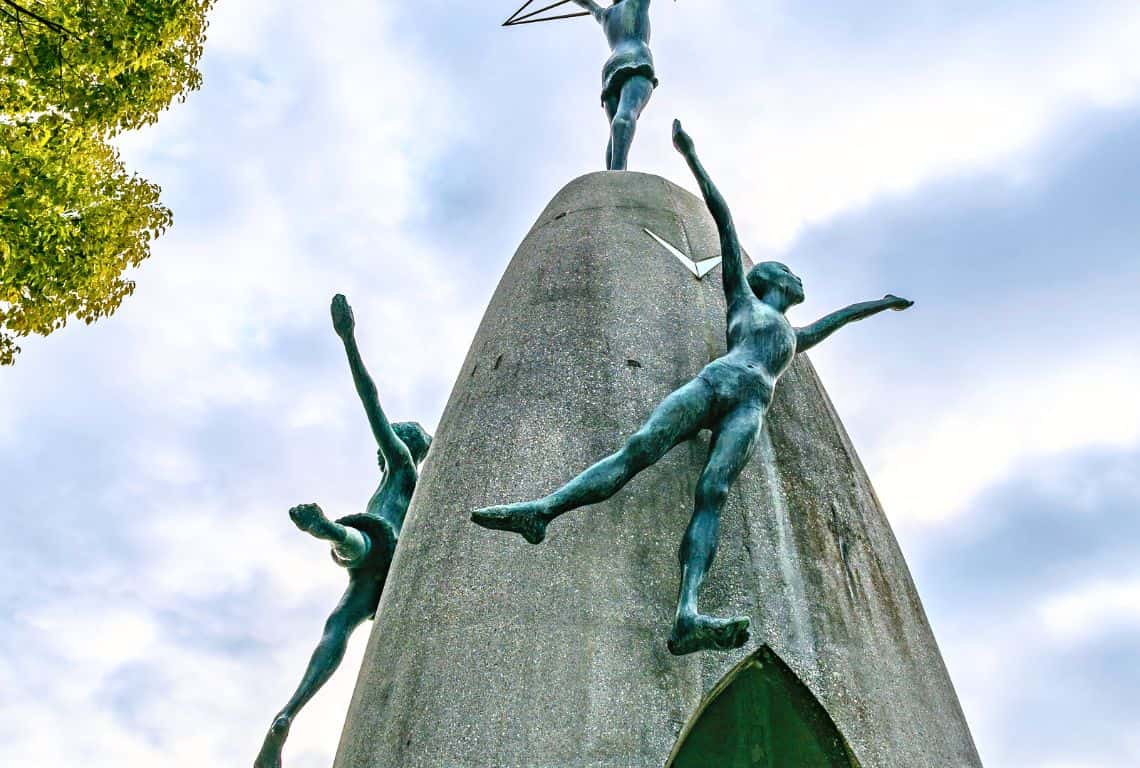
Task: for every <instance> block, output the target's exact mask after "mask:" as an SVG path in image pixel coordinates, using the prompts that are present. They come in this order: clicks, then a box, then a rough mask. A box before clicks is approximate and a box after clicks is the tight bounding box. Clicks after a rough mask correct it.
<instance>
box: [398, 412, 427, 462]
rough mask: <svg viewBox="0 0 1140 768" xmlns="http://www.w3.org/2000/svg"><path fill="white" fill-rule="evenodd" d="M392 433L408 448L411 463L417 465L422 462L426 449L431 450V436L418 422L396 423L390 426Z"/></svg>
mask: <svg viewBox="0 0 1140 768" xmlns="http://www.w3.org/2000/svg"><path fill="white" fill-rule="evenodd" d="M392 431H393V432H395V433H396V437H398V438H400V440H402V441H403V442H404V445H406V446H408V451H410V452H411V454H412V461H414V462H415V463H416V464H419V463H420V462H421V461H423V460H424V457H425V456H427V452H428V448H431V435H429V434H428V433H427V432H426V431H425V430H424V428H423V427H421V426H420V423H419V422H418V421H397V422H395V423H394V424H392Z"/></svg>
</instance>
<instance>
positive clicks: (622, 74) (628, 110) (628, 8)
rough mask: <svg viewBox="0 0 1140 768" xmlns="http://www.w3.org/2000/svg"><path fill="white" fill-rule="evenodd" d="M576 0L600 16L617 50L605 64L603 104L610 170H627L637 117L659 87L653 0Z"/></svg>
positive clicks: (607, 167) (594, 14) (610, 41)
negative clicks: (652, 40) (601, 0)
mask: <svg viewBox="0 0 1140 768" xmlns="http://www.w3.org/2000/svg"><path fill="white" fill-rule="evenodd" d="M572 1H573V2H574V3H575V4H576V5H580V6H582V7H583V8H585V9H586V10H587V11H589V12H590V14H591V15H593V17H594V18H595V19H597V20H598V23H600V24H601V25H602V28H603V29H604V30H605V32H606V39H607V40H608V41H609V43H610V50H611V51H613V53H612V54H611V55H610V58H609V59H608V60H607V61H606V64H605V66H604V67H603V68H602V107H603V108H605V110H606V117H607V118H608V119H609V121H610V143H609V146H608V147H607V148H606V170H609V171H624V170H625V169H626V164H627V162H628V160H629V148H630V145H632V144H633V134H634V132H635V131H636V130H637V118H638V117H640V116H641V110H643V109H645V105H646V104H648V103H649V97H650V96H652V95H653V89H654V88H656V87H657V77H656V76H655V75H654V72H653V54H652V53H650V51H649V2H650V0H614V2H613V5H611V6H610V7H609V8H603V7H601V6H600V5H598V4H597V3H595V2H594V0H572Z"/></svg>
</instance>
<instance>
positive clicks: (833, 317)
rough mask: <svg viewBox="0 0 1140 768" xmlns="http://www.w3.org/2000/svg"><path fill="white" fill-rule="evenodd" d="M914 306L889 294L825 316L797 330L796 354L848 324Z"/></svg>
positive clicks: (911, 302) (908, 301)
mask: <svg viewBox="0 0 1140 768" xmlns="http://www.w3.org/2000/svg"><path fill="white" fill-rule="evenodd" d="M912 304H914V302H913V301H910V300H908V299H900V298H899V297H898V296H892V295H891V294H889V293H888V294H887V295H886V296H884V297H883V298H881V299H878V300H876V301H863V302H860V303H858V304H852V305H851V306H849V307H844V308H843V309H840V310H836V311H835V312H832V313H831V314H830V315H824V316H823V317H821V318H820V319H819V320H816V321H815V322H814V323H812V324H811V325H809V326H807V327H806V328H797V329H796V352H797V353H799V352H806V351H807V350H809V349H811V348H812V347H814V346H815V345H816V344H818V343H820V342H821V341H823V340H824V339H826V338H827V337H828V336H830V335H831V334H833V333H835V332H836V331H838V330H839V329H840V328H842V327H843V326H845V325H847V324H848V323H853V322H855V321H856V320H862V319H863V318H865V317H870V316H871V315H877V314H879V313H880V312H882V311H883V310H886V309H893V310H895V311H901V310H904V309H906V308H907V307H910V306H911V305H912Z"/></svg>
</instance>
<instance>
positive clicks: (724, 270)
mask: <svg viewBox="0 0 1140 768" xmlns="http://www.w3.org/2000/svg"><path fill="white" fill-rule="evenodd" d="M673 146H674V147H676V148H677V151H678V152H680V153H681V155H682V156H684V158H685V162H687V163H688V164H689V170H691V171H692V172H693V175H694V176H696V177H697V184H699V185H700V187H701V194H702V195H704V197H705V204H706V205H707V206H708V208H709V213H711V214H712V217H713V221H715V222H716V228H717V232H719V233H720V255H721V259H722V261H721V266H720V268H721V275H722V276H723V278H724V295H725V297H726V298H727V299H728V303H729V305H730V306H731V304H732V302H733V301H735V300H736V299H738V298H739V297H740V296H745V295H747V294H748V282H747V281H746V280H745V277H744V253H743V251H742V250H741V248H740V241H739V240H738V239H737V238H736V225H735V224H733V222H732V213H731V212H730V211H729V210H728V203H726V202H725V201H724V198H723V197H722V196H721V194H720V190H718V189H717V188H716V185H715V184H713V182H712V179H710V178H709V174H708V171H706V170H705V167H704V166H703V165H701V161H700V160H699V159H697V151H696V149H695V148H694V147H693V140H692V138H690V136H689V134H687V133H685V131H684V129H683V128H681V121H680V120H674V121H673Z"/></svg>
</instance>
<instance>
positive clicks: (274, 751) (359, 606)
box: [253, 578, 382, 768]
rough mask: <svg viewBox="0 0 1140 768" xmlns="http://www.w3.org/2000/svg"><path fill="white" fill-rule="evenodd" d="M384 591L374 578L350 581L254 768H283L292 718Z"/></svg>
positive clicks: (337, 660) (329, 671) (334, 665)
mask: <svg viewBox="0 0 1140 768" xmlns="http://www.w3.org/2000/svg"><path fill="white" fill-rule="evenodd" d="M381 589H382V586H381V584H380V583H379V582H378V581H376V580H375V579H371V578H369V579H364V578H361V579H353V580H352V581H350V582H349V585H348V589H347V590H346V591H345V593H344V596H343V597H341V599H340V603H338V604H337V607H336V608H335V609H334V610H333V612H332V614H330V615H329V618H328V620H327V621H326V622H325V630H324V634H323V635H321V641H320V643H318V644H317V649H316V650H315V651H313V656H312V658H311V659H309V666H308V668H307V669H306V670H305V676H304V677H303V678H302V679H301V684H300V685H299V686H298V687H297V691H296V693H294V694H293V698H291V699H289V703H288V704H286V705H285V707H284V708H283V709H282V710H281V711H280V712H278V713H277V717H275V718H274V719H273V725H271V726H270V727H269V733H267V734H266V735H265V741H264V742H263V743H262V745H261V751H260V752H259V753H258V755H257V759H256V760H255V761H254V763H253V765H254V768H280V766H281V749H282V748H283V747H284V746H285V739H286V738H287V737H288V736H289V728H290V726H292V725H293V718H294V717H296V716H297V713H298V712H300V711H301V708H302V707H303V706H305V704H307V703H308V701H309V699H311V698H313V696H314V694H316V692H317V691H319V690H320V688H321V686H322V685H324V684H325V683H326V682H328V679H329V678H330V677H332V673H333V672H335V671H336V668H337V667H338V666H339V665H340V661H341V659H343V658H344V649H345V647H346V646H347V645H348V637H349V635H351V634H352V631H353V630H354V629H356V628H357V627H358V626H360V625H361V624H362V623H363V622H364V621H365V620H366V619H368V617H369V616H371V615H372V613H373V612H374V611H375V610H376V603H377V601H378V600H379V597H380V590H381Z"/></svg>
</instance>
